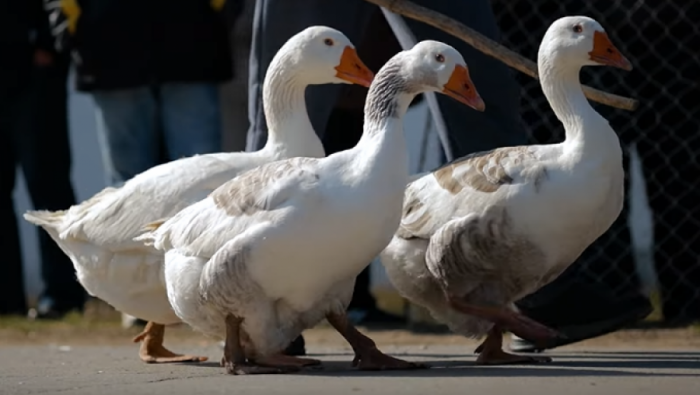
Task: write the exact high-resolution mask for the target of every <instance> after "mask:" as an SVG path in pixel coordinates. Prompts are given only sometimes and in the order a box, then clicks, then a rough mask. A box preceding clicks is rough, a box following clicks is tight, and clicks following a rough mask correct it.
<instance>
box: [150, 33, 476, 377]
mask: <svg viewBox="0 0 700 395" xmlns="http://www.w3.org/2000/svg"><path fill="white" fill-rule="evenodd" d="M436 59H440V60H439V61H438V60H436ZM443 86H444V87H452V90H451V91H450V92H446V93H447V94H449V95H452V96H453V97H455V98H457V99H459V100H461V101H464V102H466V103H469V104H471V105H474V106H477V107H478V106H479V105H480V104H479V101H480V99H479V98H478V95H477V94H476V91H475V89H474V88H473V86H472V85H471V82H470V80H469V77H468V74H467V72H466V67H465V66H464V61H463V59H462V57H461V55H459V53H457V52H456V51H455V50H454V49H453V48H452V47H449V46H447V45H445V44H442V43H437V42H433V41H426V42H422V43H419V44H418V45H416V46H415V47H414V48H413V49H411V50H408V51H404V52H401V53H399V54H397V55H396V56H395V57H394V58H392V59H391V60H390V61H389V62H388V63H387V64H386V65H384V67H383V68H382V70H380V72H379V73H378V74H377V77H376V78H375V80H374V81H373V83H372V86H371V87H370V90H369V94H368V97H367V102H366V105H365V125H364V132H363V136H362V138H361V139H360V141H359V143H358V144H357V146H355V147H354V148H352V149H350V150H347V151H342V152H338V153H335V154H333V155H330V156H328V157H326V158H321V159H317V158H292V159H286V160H282V161H277V162H274V163H270V164H267V165H263V166H260V167H258V168H256V169H253V170H251V171H248V172H246V173H244V174H242V175H240V176H238V177H236V178H235V179H233V180H231V181H229V182H227V183H226V184H224V185H222V186H221V187H219V188H218V189H217V190H215V191H214V192H213V193H212V194H211V195H210V196H209V197H207V198H205V199H203V200H201V201H200V202H197V203H195V204H193V205H191V206H189V207H187V208H186V209H184V210H182V211H180V212H179V213H178V214H177V215H175V216H174V217H172V218H170V219H168V220H167V221H166V222H165V223H162V224H160V223H157V224H154V225H153V226H152V230H150V231H149V232H147V233H145V234H144V235H142V236H140V237H139V238H138V240H141V241H144V242H145V243H148V244H152V245H153V246H154V247H155V248H157V249H158V250H161V251H164V252H165V256H166V263H165V267H166V268H165V279H166V283H167V287H168V297H169V299H170V302H171V304H172V306H173V308H174V309H175V312H176V313H177V314H178V316H179V317H180V318H181V319H182V320H183V321H184V322H186V323H188V324H189V325H191V326H192V327H194V328H195V329H196V330H199V331H201V332H204V333H206V334H208V335H210V336H213V337H216V338H220V339H223V338H225V339H226V347H225V350H226V351H225V353H224V360H223V362H224V365H225V366H226V367H227V371H228V372H229V373H233V374H237V373H251V372H261V371H264V372H279V370H274V369H272V370H270V369H267V370H261V369H262V368H261V367H260V365H261V364H263V363H265V364H266V365H267V366H269V365H270V362H269V361H270V360H269V357H270V356H271V355H273V354H275V353H277V352H279V351H281V350H282V349H283V348H284V347H285V346H286V345H287V344H289V342H290V341H291V340H293V339H294V338H295V337H296V336H298V335H299V334H300V333H301V331H302V330H304V329H306V328H310V327H312V326H314V325H316V324H317V323H318V322H320V321H321V320H322V319H324V318H327V319H328V320H329V322H330V323H331V325H333V326H334V327H335V328H336V329H337V330H338V331H339V332H340V333H341V334H342V335H343V336H345V338H346V339H347V340H348V342H350V344H351V345H352V346H353V349H355V351H356V353H357V355H358V358H359V359H360V367H364V368H368V369H371V368H381V367H384V368H389V367H394V368H412V367H415V365H414V364H409V363H407V362H404V361H400V360H396V359H393V358H391V357H388V356H386V355H384V354H381V353H380V352H379V351H378V350H377V349H376V347H374V343H372V342H371V340H369V339H368V338H366V337H364V336H363V335H361V334H359V332H357V331H356V330H355V329H354V328H353V327H352V326H351V325H350V324H349V322H348V321H347V319H346V317H345V309H346V307H347V305H348V304H349V302H350V299H351V297H352V292H353V287H354V281H355V277H356V276H357V275H358V274H359V273H360V272H361V271H362V270H363V269H364V267H365V266H366V265H367V262H368V261H370V260H371V259H372V258H373V257H375V256H376V255H377V254H378V253H379V252H380V251H381V250H382V249H383V248H384V247H385V246H386V244H387V243H388V242H389V240H391V238H392V235H393V233H394V231H395V230H396V228H397V227H398V225H399V222H400V220H401V201H402V198H403V193H404V188H405V186H406V183H407V181H408V163H407V152H406V146H405V140H404V136H403V130H402V129H403V128H402V123H401V119H402V117H403V115H404V113H405V112H406V109H407V108H408V104H409V103H410V101H411V99H412V98H413V97H414V96H415V95H416V94H418V93H420V92H422V91H426V90H429V89H430V90H439V89H440V88H441V87H443ZM465 87H471V92H466V91H465V89H466V88H465ZM444 89H447V88H444ZM475 103H476V104H475ZM287 359H289V357H287ZM302 365H303V363H302ZM280 366H281V365H280V364H279V363H278V364H276V365H275V367H276V368H280Z"/></svg>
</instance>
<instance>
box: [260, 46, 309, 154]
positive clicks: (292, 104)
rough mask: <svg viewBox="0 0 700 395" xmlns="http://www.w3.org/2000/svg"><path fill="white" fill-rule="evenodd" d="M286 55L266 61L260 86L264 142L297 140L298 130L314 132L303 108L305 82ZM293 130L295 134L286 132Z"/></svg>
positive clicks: (276, 142) (301, 74) (306, 83)
mask: <svg viewBox="0 0 700 395" xmlns="http://www.w3.org/2000/svg"><path fill="white" fill-rule="evenodd" d="M288 58H290V57H289V56H280V57H279V59H276V60H275V61H273V63H271V64H270V67H269V69H268V72H267V75H266V76H265V81H264V85H263V109H264V112H265V118H266V120H267V128H268V142H267V144H268V145H273V144H280V143H281V144H284V143H287V142H290V141H291V142H293V141H294V140H299V139H300V136H299V135H298V133H304V132H305V133H311V134H313V133H314V130H313V127H312V125H311V121H310V120H309V115H308V112H307V110H306V100H305V96H304V95H305V92H306V87H307V86H308V85H309V84H308V82H307V81H306V80H305V79H304V78H303V77H304V73H303V71H302V70H301V69H300V67H299V66H298V65H297V64H296V63H295V62H293V61H292V59H288ZM286 130H294V131H295V133H294V134H292V133H287V132H285V131H286Z"/></svg>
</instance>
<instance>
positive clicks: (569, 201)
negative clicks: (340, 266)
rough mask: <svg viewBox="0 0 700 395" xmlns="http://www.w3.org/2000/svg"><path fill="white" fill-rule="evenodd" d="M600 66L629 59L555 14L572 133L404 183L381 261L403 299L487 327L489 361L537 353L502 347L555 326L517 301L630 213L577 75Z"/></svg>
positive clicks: (615, 155)
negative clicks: (511, 336)
mask: <svg viewBox="0 0 700 395" xmlns="http://www.w3.org/2000/svg"><path fill="white" fill-rule="evenodd" d="M597 64H609V65H613V66H618V67H622V68H625V69H628V68H629V62H628V61H627V60H626V59H624V57H622V55H620V53H619V52H618V51H617V49H616V48H615V47H614V46H613V45H612V44H611V43H610V40H609V39H608V38H607V35H606V34H605V31H604V30H603V28H602V27H601V26H600V25H599V24H598V22H596V21H595V20H593V19H590V18H587V17H565V18H562V19H559V20H557V21H556V22H554V23H553V24H552V26H550V28H549V29H548V31H547V33H546V34H545V37H544V39H543V41H542V44H541V46H540V51H539V55H538V68H539V73H540V80H541V83H542V88H543V90H544V93H545V95H546V96H547V99H548V100H549V102H550V104H551V106H552V108H553V110H554V111H555V113H556V115H557V117H558V118H559V120H560V121H561V122H562V123H563V124H564V127H565V130H566V139H565V141H564V142H562V143H559V144H551V145H531V146H518V147H504V148H498V149H495V150H492V151H488V152H479V153H475V154H472V155H468V156H466V157H464V158H461V159H458V160H456V161H454V162H452V163H449V164H447V165H445V166H443V167H441V168H439V169H437V170H435V171H433V172H429V173H426V174H421V175H418V176H415V177H414V178H413V179H412V182H410V184H409V185H408V186H407V188H406V193H405V197H404V211H403V218H402V220H401V225H400V226H399V228H398V230H397V232H396V234H395V235H394V237H393V239H392V241H391V242H390V244H389V245H388V246H387V248H386V249H385V250H384V251H383V252H382V254H381V260H382V263H383V265H384V267H385V268H386V270H387V273H388V275H389V278H390V279H391V281H392V283H393V284H394V285H395V287H396V288H397V289H398V290H399V292H400V293H401V294H402V295H403V296H405V297H406V298H408V299H409V300H411V301H413V302H414V303H417V304H419V305H422V306H424V307H426V308H427V309H428V310H429V311H430V312H431V314H432V315H433V316H434V317H435V318H436V319H437V320H439V321H441V322H443V323H445V324H447V325H448V326H449V327H450V328H451V329H452V330H453V331H455V332H456V333H459V334H462V335H464V336H468V337H480V336H483V335H485V334H489V337H487V340H486V342H485V343H484V346H483V347H480V350H481V351H482V355H480V357H479V362H481V363H502V362H520V361H536V360H538V359H536V358H526V357H518V356H510V355H508V354H505V353H503V352H502V351H501V343H500V341H501V340H500V336H501V330H503V329H509V330H511V331H513V332H515V333H516V334H517V333H518V332H519V333H522V334H523V335H524V336H523V337H530V338H534V339H535V340H539V339H541V338H543V337H544V338H546V337H548V336H553V335H554V333H553V332H552V331H551V330H547V328H543V327H541V326H538V324H536V323H534V322H525V323H524V321H527V320H526V319H525V318H524V317H523V316H519V315H517V314H514V305H513V303H514V302H515V301H517V300H518V299H520V298H522V297H524V296H526V295H528V294H530V293H532V292H534V291H536V290H537V289H539V288H541V287H542V286H544V285H545V284H547V283H549V282H551V281H552V280H554V279H555V278H556V277H557V276H558V275H559V274H561V273H562V272H563V271H564V270H565V269H566V268H567V267H568V266H569V265H571V264H572V263H573V262H574V261H575V260H576V258H578V256H579V255H580V254H581V253H582V252H583V251H584V249H585V248H587V247H588V246H589V245H590V244H591V243H592V242H593V241H594V240H595V239H597V238H598V237H599V236H600V235H602V234H603V233H604V232H605V231H606V230H607V229H608V228H609V227H610V225H612V223H613V221H615V219H616V218H617V217H618V215H619V214H620V212H621V210H622V205H623V200H624V171H623V168H622V150H621V147H620V142H619V140H618V138H617V136H616V134H615V132H614V131H613V129H612V128H611V127H610V125H609V124H608V122H607V120H605V119H604V118H603V117H602V116H601V115H600V114H598V113H597V112H596V111H595V110H594V109H593V108H592V107H591V106H590V104H589V103H588V101H587V100H586V98H585V96H584V95H583V92H582V89H581V85H580V82H579V77H578V74H579V70H580V68H581V67H582V66H584V65H597ZM496 339H498V340H496Z"/></svg>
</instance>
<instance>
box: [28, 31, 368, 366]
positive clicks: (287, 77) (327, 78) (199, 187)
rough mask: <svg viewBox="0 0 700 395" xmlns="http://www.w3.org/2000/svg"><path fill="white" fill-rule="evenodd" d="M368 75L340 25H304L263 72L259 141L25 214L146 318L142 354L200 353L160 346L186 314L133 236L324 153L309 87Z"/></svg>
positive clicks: (86, 273) (123, 306) (154, 358)
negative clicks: (273, 168) (253, 172)
mask: <svg viewBox="0 0 700 395" xmlns="http://www.w3.org/2000/svg"><path fill="white" fill-rule="evenodd" d="M372 78H373V73H372V72H371V71H370V70H369V69H368V68H367V67H366V66H365V65H364V64H363V63H362V61H361V60H360V59H359V58H358V56H357V53H356V51H355V49H354V47H353V45H352V44H351V43H350V41H349V40H348V38H347V37H345V35H344V34H343V33H341V32H339V31H337V30H335V29H331V28H328V27H324V26H314V27H310V28H308V29H305V30H304V31H302V32H300V33H298V34H297V35H295V36H294V37H292V38H291V39H289V41H287V43H285V44H284V46H282V48H281V49H280V50H279V52H278V53H277V54H276V55H275V58H274V59H273V60H272V62H271V64H270V67H269V69H268V72H267V75H266V76H265V83H264V86H263V104H264V110H265V115H266V117H267V123H268V129H269V132H268V140H267V144H266V145H265V147H264V148H263V149H261V150H260V151H257V152H252V153H242V152H236V153H217V154H206V155H198V156H193V157H189V158H184V159H179V160H175V161H172V162H169V163H166V164H163V165H160V166H156V167H153V168H151V169H149V170H147V171H145V172H143V173H141V174H139V175H137V176H135V177H134V178H133V179H131V180H129V181H128V182H126V183H125V184H124V185H123V186H122V187H121V188H106V189H105V190H103V191H102V192H100V193H98V194H97V195H95V196H93V197H92V198H91V199H89V200H87V201H85V202H83V203H81V204H80V205H76V206H73V207H71V208H70V209H68V210H64V211H58V212H47V211H33V212H28V213H26V214H25V215H24V218H25V219H26V220H27V221H29V222H32V223H34V224H36V225H40V226H41V227H43V228H44V229H45V230H46V231H47V232H48V233H49V234H50V235H51V237H52V238H53V239H54V240H55V241H56V243H58V245H59V246H60V247H61V248H62V249H63V251H64V252H65V253H66V254H67V255H68V256H69V257H70V258H71V260H72V261H73V264H74V266H75V270H76V272H77V275H78V280H79V281H80V283H81V284H82V285H83V286H84V287H85V289H86V290H87V291H88V292H89V293H90V294H91V295H93V296H96V297H98V298H100V299H102V300H104V301H106V302H107V303H109V304H111V305H112V306H114V307H115V308H116V309H117V310H120V311H122V312H125V313H127V314H130V315H133V316H136V317H139V318H142V319H145V320H149V321H150V322H149V323H148V325H147V327H146V329H145V331H144V332H143V333H142V334H141V335H139V336H137V337H136V338H135V339H134V341H141V340H143V343H142V344H141V349H140V356H141V359H143V360H144V361H146V362H181V361H199V360H204V359H206V358H201V357H195V356H188V355H177V354H174V353H172V352H170V351H169V350H167V349H165V348H164V347H163V344H162V343H163V331H164V326H163V325H168V324H174V323H179V322H180V320H179V319H178V317H177V315H175V313H174V312H173V311H172V308H171V307H170V303H169V302H168V297H167V293H166V288H165V284H164V282H163V281H164V280H163V255H162V254H161V253H158V252H155V251H154V250H153V249H151V248H147V247H145V246H144V245H143V244H142V243H137V242H135V241H134V240H133V238H134V237H136V236H137V235H139V234H140V233H141V232H142V230H143V227H144V226H145V225H146V224H147V223H150V222H152V221H155V220H158V219H160V218H165V217H167V216H171V215H174V214H175V213H177V212H178V211H180V210H181V209H183V208H185V207H187V206H188V205H189V204H191V203H194V202H196V201H199V200H200V199H202V198H204V197H206V196H207V195H208V194H209V193H211V192H212V191H213V190H214V189H216V188H217V187H218V186H220V185H221V184H223V183H224V182H226V181H228V180H230V179H231V178H233V177H235V176H236V175H238V174H239V173H241V172H242V171H244V170H248V169H251V168H253V167H256V166H259V165H262V164H264V163H269V162H273V161H275V160H279V159H284V158H290V157H295V156H307V157H317V158H321V157H324V156H325V152H324V150H323V146H322V145H321V141H320V140H319V138H318V137H317V136H316V133H315V132H314V130H313V128H312V126H311V123H310V121H309V117H308V114H307V112H306V104H305V101H304V91H305V89H306V87H307V86H308V85H312V84H327V83H357V84H360V85H363V86H366V87H369V84H370V82H371V80H372Z"/></svg>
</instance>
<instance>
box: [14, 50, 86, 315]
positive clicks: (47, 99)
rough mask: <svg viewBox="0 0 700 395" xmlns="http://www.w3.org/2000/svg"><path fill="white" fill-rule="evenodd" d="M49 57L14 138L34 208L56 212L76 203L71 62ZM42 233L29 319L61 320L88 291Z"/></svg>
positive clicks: (35, 76) (37, 71)
mask: <svg viewBox="0 0 700 395" xmlns="http://www.w3.org/2000/svg"><path fill="white" fill-rule="evenodd" d="M46 54H48V56H50V57H51V58H52V60H51V62H50V63H49V64H46V65H37V64H35V65H34V67H33V69H32V78H31V81H30V86H29V90H28V91H27V95H26V96H25V98H24V100H23V101H22V109H21V111H20V116H21V118H22V123H21V126H20V127H19V128H17V132H18V133H17V135H16V139H17V141H18V142H19V160H20V163H21V166H22V172H23V174H24V178H25V180H26V182H27V189H28V191H29V195H30V197H31V199H32V203H33V206H34V209H35V210H51V211H56V210H65V209H67V208H69V207H70V206H72V205H74V204H75V195H74V192H73V186H72V183H71V151H70V138H69V132H68V100H67V99H68V93H67V86H66V84H67V80H68V70H69V65H70V61H69V59H68V57H66V56H56V55H55V54H50V53H48V52H46ZM38 232H39V245H40V250H41V277H42V280H43V282H44V291H43V292H42V294H41V296H40V298H39V303H38V305H37V308H36V310H32V311H31V312H30V315H31V316H32V317H36V318H60V317H61V316H63V315H64V314H65V313H67V312H68V311H70V310H74V309H76V310H79V311H82V309H83V305H84V303H85V298H86V293H85V290H84V289H83V287H82V286H81V285H80V283H79V282H78V280H77V279H76V276H75V270H74V269H73V264H72V263H71V261H70V259H69V258H68V257H67V256H66V255H65V254H64V253H63V251H61V249H60V248H59V247H58V245H56V243H55V242H54V241H53V240H51V238H50V237H49V235H48V234H47V233H46V232H45V231H43V230H41V229H38Z"/></svg>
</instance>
